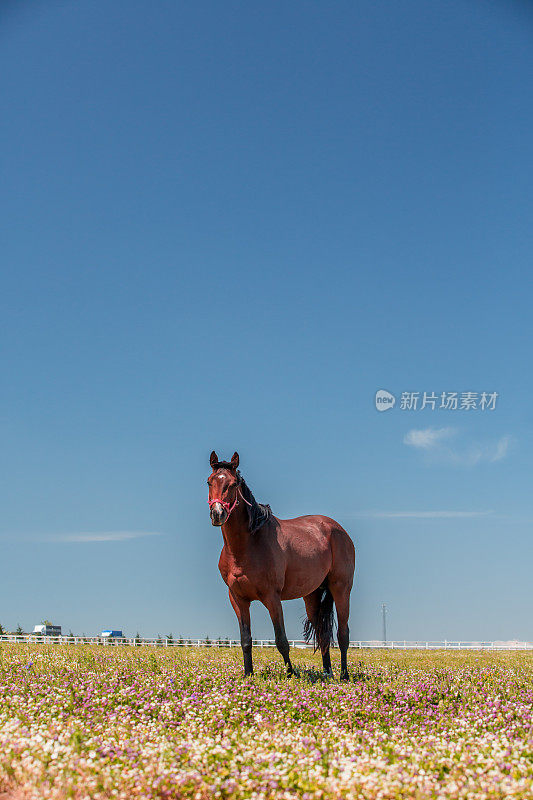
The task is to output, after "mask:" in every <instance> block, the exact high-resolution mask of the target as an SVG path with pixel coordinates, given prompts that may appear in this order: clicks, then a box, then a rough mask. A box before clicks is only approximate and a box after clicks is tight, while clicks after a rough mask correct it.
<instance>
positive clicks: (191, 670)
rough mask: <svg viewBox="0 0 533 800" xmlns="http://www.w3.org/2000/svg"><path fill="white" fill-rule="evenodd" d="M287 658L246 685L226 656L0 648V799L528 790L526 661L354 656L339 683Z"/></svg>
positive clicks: (532, 736) (313, 660) (529, 660)
mask: <svg viewBox="0 0 533 800" xmlns="http://www.w3.org/2000/svg"><path fill="white" fill-rule="evenodd" d="M337 655H338V651H333V656H334V658H335V657H336V656H337ZM293 657H294V664H295V666H296V668H297V672H298V674H297V675H296V676H295V677H293V678H290V679H287V678H286V677H285V675H284V673H283V670H282V667H281V665H280V661H281V658H280V656H279V655H278V653H277V651H275V650H267V649H265V650H259V649H256V650H255V651H254V658H255V669H256V674H255V675H254V677H253V678H249V679H244V678H243V674H242V666H241V653H240V651H237V650H224V649H222V650H216V649H202V650H196V649H193V648H190V649H185V650H178V649H170V648H169V649H165V648H160V649H159V648H158V649H153V650H152V649H148V648H126V647H105V648H103V647H92V648H89V647H82V646H79V647H74V646H46V645H41V646H39V645H33V646H30V645H27V646H26V645H6V646H3V647H2V650H1V652H0V793H1V792H2V790H3V791H4V792H6V795H5V796H6V797H10V796H13V797H15V796H16V797H17V798H18V797H27V798H43V797H46V798H66V797H73V798H91V800H98V798H120V799H122V798H124V799H126V798H128V799H129V798H189V797H190V798H198V800H203V798H212V797H215V798H280V797H281V798H302V799H303V800H311V799H312V798H313V799H314V798H332V799H333V798H417V799H419V800H421V799H422V798H526V797H533V657H532V656H531V655H530V654H526V653H494V654H493V653H482V652H478V653H469V654H466V653H449V652H447V653H444V652H436V653H435V652H434V653H431V652H429V653H425V652H420V653H416V652H414V653H409V652H407V653H401V652H400V653H398V652H392V653H391V652H379V651H363V652H362V653H361V652H360V651H357V650H355V651H354V650H352V651H350V652H349V657H350V658H351V663H350V667H351V671H352V682H351V683H348V684H340V683H339V682H338V681H336V680H324V679H323V677H322V675H321V673H320V671H319V658H318V656H314V655H313V654H312V653H311V652H310V651H293ZM334 668H335V667H334ZM336 671H337V674H338V664H337V665H336ZM17 787H18V788H17ZM11 793H13V794H11Z"/></svg>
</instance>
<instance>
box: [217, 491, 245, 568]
mask: <svg viewBox="0 0 533 800" xmlns="http://www.w3.org/2000/svg"><path fill="white" fill-rule="evenodd" d="M222 536H223V537H224V544H225V545H226V547H227V549H228V550H229V551H230V552H231V553H232V554H233V555H234V556H237V557H238V556H241V555H243V554H244V553H245V552H246V550H247V547H248V542H249V539H250V530H249V526H248V512H247V511H246V506H245V504H244V502H243V500H242V499H240V500H239V502H238V504H237V505H236V506H235V508H234V509H233V511H232V512H231V514H230V515H229V518H228V520H227V521H226V522H225V523H224V525H223V526H222Z"/></svg>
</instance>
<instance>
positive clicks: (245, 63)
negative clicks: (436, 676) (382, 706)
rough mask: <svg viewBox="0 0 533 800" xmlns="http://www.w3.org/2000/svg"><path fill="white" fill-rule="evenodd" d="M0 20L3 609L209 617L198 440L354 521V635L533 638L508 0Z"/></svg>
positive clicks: (17, 12) (521, 108)
mask: <svg viewBox="0 0 533 800" xmlns="http://www.w3.org/2000/svg"><path fill="white" fill-rule="evenodd" d="M0 40H1V47H0V85H1V93H2V107H3V123H2V126H1V128H0V153H1V156H0V159H1V175H2V182H1V185H2V190H1V193H0V202H1V205H2V207H1V209H0V211H1V214H0V225H1V241H2V251H1V252H2V254H1V265H2V270H1V284H0V311H1V313H0V319H1V326H2V335H1V347H2V362H3V370H2V374H3V382H2V391H1V393H0V418H1V420H2V425H1V429H0V430H1V441H0V448H1V453H2V464H3V480H2V482H1V489H0V491H1V498H0V499H1V509H2V511H1V517H0V547H1V552H2V563H3V569H2V581H1V583H0V622H2V624H3V625H4V626H7V627H10V628H14V627H15V626H16V625H17V624H18V623H20V624H21V625H22V626H23V627H24V628H25V629H28V628H30V627H32V626H33V625H34V624H35V623H37V622H39V621H40V620H41V619H43V618H44V617H47V618H50V619H52V620H53V621H54V622H56V623H58V624H62V625H63V629H64V630H65V631H68V630H69V629H72V630H73V631H75V632H78V633H82V632H85V633H95V632H98V631H99V630H101V629H102V628H106V627H114V628H122V629H123V630H124V631H125V632H127V633H130V634H133V633H135V632H136V631H139V632H140V633H141V634H143V635H152V634H157V633H161V634H164V633H168V632H169V631H172V632H173V633H174V635H177V634H179V633H182V634H183V635H195V636H196V635H201V636H203V635H205V634H207V633H208V634H209V635H211V636H216V635H218V634H220V635H226V634H228V635H236V630H237V626H236V622H235V619H234V615H233V611H232V610H231V608H230V606H229V603H228V602H227V593H226V587H225V586H224V584H223V583H222V580H221V578H220V576H219V574H218V569H217V562H218V555H219V550H220V544H221V535H220V531H219V530H217V529H214V528H212V527H211V525H210V522H209V517H208V508H207V503H206V498H207V491H206V490H207V487H206V484H205V480H206V478H207V475H208V473H209V467H208V458H209V453H210V451H211V450H212V449H213V448H215V449H216V450H217V452H218V453H219V455H220V456H221V457H229V456H231V454H232V453H233V451H234V450H235V449H237V450H238V451H239V453H240V455H241V468H242V472H243V474H244V476H245V477H246V479H247V481H248V483H249V485H250V486H251V488H252V489H253V491H254V493H255V495H256V497H257V498H258V499H259V500H261V501H264V502H269V503H270V504H271V506H272V508H273V510H274V513H276V514H277V515H278V516H281V517H287V516H296V515H299V514H306V513H324V514H328V515H330V516H333V517H335V518H336V519H338V520H339V521H340V522H341V524H343V525H344V526H345V527H346V528H347V530H348V531H349V532H350V534H351V535H352V536H353V538H354V541H355V544H356V548H357V559H358V564H357V574H356V585H355V589H354V591H353V594H352V615H351V633H352V638H363V639H369V638H377V637H379V636H380V635H381V634H380V631H381V627H380V604H381V603H382V602H386V603H387V604H388V608H389V620H388V630H389V636H390V637H391V638H398V639H400V638H401V639H404V638H407V639H413V638H423V639H426V638H434V639H441V638H445V637H447V638H450V639H452V638H463V639H467V638H468V639H471V638H475V639H508V638H515V637H517V638H521V639H529V640H533V622H532V620H531V613H530V610H531V601H532V599H533V598H532V589H531V563H532V556H533V547H532V537H531V531H532V522H533V508H532V502H531V488H530V484H531V468H532V463H531V453H532V447H531V444H532V422H533V416H532V411H531V397H532V396H533V379H532V377H531V369H530V363H531V338H532V314H531V307H532V300H533V298H532V290H531V281H530V277H529V272H530V267H531V252H532V244H533V242H532V235H531V230H532V228H531V219H532V213H533V195H532V190H531V168H532V166H533V163H532V161H533V138H532V137H531V130H532V127H533V108H532V103H531V90H532V82H533V46H532V45H533V15H532V14H531V10H530V8H529V6H528V4H526V3H519V2H503V0H502V1H501V2H496V1H495V0H493V1H492V2H484V3H477V2H471V0H468V2H467V0H452V1H451V2H436V0H406V2H403V3H397V2H392V0H389V1H388V2H385V1H384V2H375V0H360V1H359V2H357V3H352V2H338V3H334V4H325V3H312V4H309V3H305V4H304V3H299V2H295V3H290V4H285V3H283V4H282V3H270V4H268V6H265V5H264V4H259V3H251V4H250V3H233V2H230V3H224V4H218V3H207V2H206V3H194V4H185V3H175V2H170V0H169V1H168V2H164V1H162V2H159V3H157V4H155V5H154V4H146V3H141V2H136V1H135V0H132V1H131V2H128V3H126V2H116V3H113V4H109V3H105V2H103V1H101V0H97V1H96V2H93V3H88V4H80V3H78V4H71V3H67V2H48V3H46V4H35V3H5V4H3V7H2V11H1V12H0ZM378 389H385V390H387V391H389V392H392V393H393V394H394V395H395V396H396V397H397V402H396V405H395V407H394V408H392V409H390V410H388V411H387V412H385V413H378V412H377V411H376V408H375V403H374V396H375V393H376V391H377V390H378ZM404 391H410V392H411V391H412V392H420V393H423V392H424V391H426V392H435V393H436V394H439V395H440V393H441V392H451V391H457V392H459V393H461V392H468V391H472V392H478V393H480V392H482V391H486V392H497V393H498V399H497V403H496V407H495V408H494V409H493V410H484V411H482V410H480V409H479V408H477V409H474V410H470V411H465V410H460V409H457V410H444V409H439V408H436V409H435V410H430V409H428V408H426V409H424V410H421V409H420V408H418V409H416V410H407V409H402V408H400V397H401V393H402V392H404ZM302 614H303V603H302V602H301V601H298V602H296V601H295V602H291V603H288V604H286V622H287V629H288V632H289V635H290V636H294V637H298V636H299V635H300V631H301V616H302ZM252 619H253V625H254V633H255V634H256V635H257V636H264V635H270V623H269V621H268V620H267V616H266V613H265V612H264V611H263V610H262V609H261V608H260V607H257V608H255V607H254V609H253V617H252Z"/></svg>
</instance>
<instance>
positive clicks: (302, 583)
mask: <svg viewBox="0 0 533 800" xmlns="http://www.w3.org/2000/svg"><path fill="white" fill-rule="evenodd" d="M299 544H300V543H298V544H297V546H296V547H291V549H290V553H289V558H288V560H287V570H286V572H285V584H284V586H283V591H282V593H281V599H282V600H295V599H296V598H298V597H305V596H306V595H308V594H311V592H314V591H315V589H318V587H319V586H320V584H321V583H322V581H323V580H324V578H325V577H326V575H327V574H328V572H329V570H330V568H331V548H330V547H329V544H328V543H327V542H324V541H317V540H315V541H311V542H308V543H307V545H306V546H298V545H299Z"/></svg>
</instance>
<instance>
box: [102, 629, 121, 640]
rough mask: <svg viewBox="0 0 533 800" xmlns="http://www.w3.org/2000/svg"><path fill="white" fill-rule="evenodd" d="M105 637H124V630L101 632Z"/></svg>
mask: <svg viewBox="0 0 533 800" xmlns="http://www.w3.org/2000/svg"><path fill="white" fill-rule="evenodd" d="M100 636H102V638H103V639H115V638H116V639H122V638H123V636H124V634H123V633H122V631H102V633H101V634H100Z"/></svg>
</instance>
